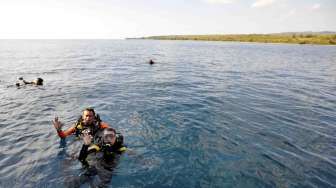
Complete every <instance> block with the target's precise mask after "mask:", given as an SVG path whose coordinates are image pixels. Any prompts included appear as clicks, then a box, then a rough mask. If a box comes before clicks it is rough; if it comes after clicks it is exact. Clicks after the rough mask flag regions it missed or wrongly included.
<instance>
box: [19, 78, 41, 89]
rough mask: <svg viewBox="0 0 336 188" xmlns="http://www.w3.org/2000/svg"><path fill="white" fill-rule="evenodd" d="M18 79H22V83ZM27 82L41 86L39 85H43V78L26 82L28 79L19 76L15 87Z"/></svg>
mask: <svg viewBox="0 0 336 188" xmlns="http://www.w3.org/2000/svg"><path fill="white" fill-rule="evenodd" d="M20 81H22V83H20ZM27 84H31V85H36V86H41V85H43V79H42V78H36V79H35V80H33V81H31V82H28V81H26V80H24V79H23V77H20V78H19V81H18V82H16V84H15V85H16V86H17V87H20V86H23V85H27Z"/></svg>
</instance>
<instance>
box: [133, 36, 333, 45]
mask: <svg viewBox="0 0 336 188" xmlns="http://www.w3.org/2000/svg"><path fill="white" fill-rule="evenodd" d="M138 39H154V40H201V41H238V42H262V43H293V44H322V45H336V34H335V33H326V34H325V33H280V34H234V35H168V36H150V37H142V38H138Z"/></svg>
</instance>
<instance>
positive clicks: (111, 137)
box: [103, 128, 116, 146]
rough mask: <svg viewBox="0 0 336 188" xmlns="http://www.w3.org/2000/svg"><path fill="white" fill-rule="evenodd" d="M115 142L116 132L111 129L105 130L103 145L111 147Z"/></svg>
mask: <svg viewBox="0 0 336 188" xmlns="http://www.w3.org/2000/svg"><path fill="white" fill-rule="evenodd" d="M115 142H116V131H115V130H114V129H113V128H105V129H104V132H103V144H104V145H110V146H113V145H114V143H115Z"/></svg>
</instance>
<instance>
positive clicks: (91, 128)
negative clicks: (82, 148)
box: [75, 114, 101, 137]
mask: <svg viewBox="0 0 336 188" xmlns="http://www.w3.org/2000/svg"><path fill="white" fill-rule="evenodd" d="M100 123H101V119H100V116H99V114H96V116H95V122H94V123H93V124H91V125H88V126H86V125H84V123H83V118H82V116H80V117H79V118H78V120H77V122H76V125H75V134H76V137H79V136H80V135H81V134H83V131H84V130H87V131H88V132H89V134H90V135H91V136H94V135H95V134H96V133H97V131H98V130H99V129H100Z"/></svg>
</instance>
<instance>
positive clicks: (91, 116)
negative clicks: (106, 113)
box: [53, 108, 109, 138]
mask: <svg viewBox="0 0 336 188" xmlns="http://www.w3.org/2000/svg"><path fill="white" fill-rule="evenodd" d="M53 124H54V127H55V129H56V131H57V134H58V136H59V137H60V138H65V137H67V136H69V135H73V134H75V135H76V136H77V137H79V136H82V134H83V131H84V130H85V131H88V133H89V134H90V135H91V136H94V135H95V134H96V133H97V132H98V131H99V130H101V129H105V128H108V127H109V125H108V124H107V123H105V122H103V121H101V120H100V116H99V115H98V114H96V113H95V111H94V109H93V108H86V109H84V111H83V113H82V115H81V116H80V117H79V119H78V120H77V122H76V123H75V124H74V125H73V126H71V127H70V128H68V129H67V130H65V131H63V130H62V126H63V124H62V123H61V122H60V121H59V120H58V117H55V119H54V120H53Z"/></svg>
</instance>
